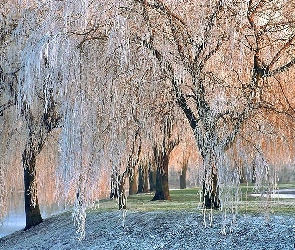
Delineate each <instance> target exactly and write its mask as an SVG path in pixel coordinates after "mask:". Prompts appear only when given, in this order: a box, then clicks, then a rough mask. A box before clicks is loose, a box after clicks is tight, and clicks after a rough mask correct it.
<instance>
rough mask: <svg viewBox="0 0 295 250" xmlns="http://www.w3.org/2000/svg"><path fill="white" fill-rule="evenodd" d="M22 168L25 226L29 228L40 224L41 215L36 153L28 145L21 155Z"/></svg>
mask: <svg viewBox="0 0 295 250" xmlns="http://www.w3.org/2000/svg"><path fill="white" fill-rule="evenodd" d="M22 161H23V168H24V185H25V213H26V227H25V229H29V228H31V227H33V226H36V225H38V224H40V223H41V222H42V221H43V219H42V216H41V212H40V208H39V204H38V197H37V186H36V185H37V184H36V154H35V152H34V150H33V149H32V148H31V147H30V146H29V148H26V149H25V150H24V152H23V155H22Z"/></svg>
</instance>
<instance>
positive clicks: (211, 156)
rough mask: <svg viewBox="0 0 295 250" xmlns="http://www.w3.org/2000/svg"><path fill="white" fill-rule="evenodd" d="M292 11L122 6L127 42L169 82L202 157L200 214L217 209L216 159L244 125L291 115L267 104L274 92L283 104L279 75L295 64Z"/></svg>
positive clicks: (247, 6) (280, 4)
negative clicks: (137, 47) (265, 116)
mask: <svg viewBox="0 0 295 250" xmlns="http://www.w3.org/2000/svg"><path fill="white" fill-rule="evenodd" d="M292 4H293V3H292V1H291V2H290V1H276V2H273V1H249V2H240V1H229V2H224V1H211V2H210V3H207V2H206V3H202V2H194V3H183V2H178V1H134V5H132V8H131V7H130V8H127V7H126V9H128V10H129V11H130V12H129V13H130V16H132V17H129V19H130V23H132V25H131V24H130V29H129V30H128V31H129V32H130V33H129V34H130V35H129V36H130V40H131V41H134V43H136V42H137V43H138V44H141V46H142V47H145V48H146V53H147V54H148V55H147V56H148V57H150V58H151V59H152V60H154V61H155V64H156V65H157V66H156V67H157V70H159V71H163V72H164V73H165V75H166V77H167V79H169V80H170V82H171V86H172V87H173V89H174V93H175V100H176V102H177V103H178V105H179V107H180V108H181V109H182V111H183V113H184V114H185V116H186V118H187V119H188V121H189V123H190V126H191V128H192V130H193V133H194V136H195V140H196V144H197V146H198V150H199V151H200V153H201V155H202V158H203V164H204V178H203V196H204V198H203V200H204V207H206V208H219V207H220V199H219V197H218V196H219V194H218V193H219V191H218V190H219V188H218V183H219V182H220V180H219V179H218V176H224V174H221V173H220V172H223V171H224V170H225V168H224V167H223V163H222V159H223V158H224V155H225V154H226V151H228V150H229V149H230V148H231V147H232V145H233V144H235V142H236V140H237V138H238V136H239V133H240V132H242V131H244V130H246V128H247V126H249V121H250V119H254V117H257V118H258V120H259V122H260V123H261V124H264V123H269V120H267V119H261V118H262V117H261V116H260V115H261V114H262V113H265V112H266V113H268V112H274V113H276V114H277V115H278V114H280V115H281V116H280V119H288V117H289V118H290V116H291V119H292V117H293V115H294V108H292V106H291V108H290V106H289V105H283V106H280V107H279V106H276V104H275V101H274V99H273V98H274V96H273V93H274V92H277V93H280V100H281V101H280V102H281V103H285V104H287V103H288V102H289V101H287V100H289V99H288V98H287V97H286V96H284V95H285V94H284V92H285V91H284V89H283V88H280V86H279V85H280V84H279V83H276V81H277V77H278V75H280V76H281V77H283V78H285V79H288V77H289V75H288V73H287V71H288V70H290V69H291V68H292V67H293V65H294V58H293V56H292V55H293V50H294V47H293V42H294V22H293V20H294V17H293V16H292V14H291V13H290V11H288V9H291V7H292ZM282 13H285V14H284V15H281V14H282ZM132 18H134V20H136V22H137V23H140V24H137V26H136V25H135V24H133V21H132V20H131V19H132ZM134 26H136V28H134ZM289 81H291V82H292V80H291V79H289ZM272 125H274V127H276V126H275V123H273V124H272ZM277 129H279V128H277Z"/></svg>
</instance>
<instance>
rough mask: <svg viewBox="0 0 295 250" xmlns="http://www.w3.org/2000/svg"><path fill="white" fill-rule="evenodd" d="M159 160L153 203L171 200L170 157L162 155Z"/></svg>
mask: <svg viewBox="0 0 295 250" xmlns="http://www.w3.org/2000/svg"><path fill="white" fill-rule="evenodd" d="M160 154H161V153H160ZM159 158H160V159H159V162H158V167H157V176H156V193H155V196H154V198H153V199H152V201H155V200H171V197H170V194H169V185H168V164H169V156H168V155H167V154H166V153H162V155H161V156H160V157H159Z"/></svg>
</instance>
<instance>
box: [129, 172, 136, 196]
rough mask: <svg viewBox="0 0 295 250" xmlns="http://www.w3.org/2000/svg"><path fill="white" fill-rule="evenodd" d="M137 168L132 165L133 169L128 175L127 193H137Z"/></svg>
mask: <svg viewBox="0 0 295 250" xmlns="http://www.w3.org/2000/svg"><path fill="white" fill-rule="evenodd" d="M137 175H138V174H137V170H136V168H135V167H134V170H133V174H132V175H130V176H129V195H132V194H136V193H137V190H138V189H137V188H138V185H137V181H136V180H137Z"/></svg>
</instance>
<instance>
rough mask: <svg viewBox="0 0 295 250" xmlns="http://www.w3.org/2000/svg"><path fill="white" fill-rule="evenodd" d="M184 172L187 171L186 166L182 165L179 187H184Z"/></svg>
mask: <svg viewBox="0 0 295 250" xmlns="http://www.w3.org/2000/svg"><path fill="white" fill-rule="evenodd" d="M186 172H187V166H184V167H183V168H182V171H181V174H180V176H179V187H180V189H186Z"/></svg>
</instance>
